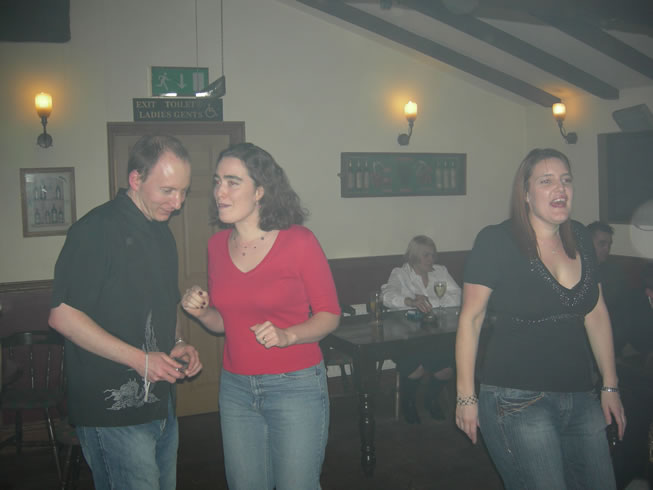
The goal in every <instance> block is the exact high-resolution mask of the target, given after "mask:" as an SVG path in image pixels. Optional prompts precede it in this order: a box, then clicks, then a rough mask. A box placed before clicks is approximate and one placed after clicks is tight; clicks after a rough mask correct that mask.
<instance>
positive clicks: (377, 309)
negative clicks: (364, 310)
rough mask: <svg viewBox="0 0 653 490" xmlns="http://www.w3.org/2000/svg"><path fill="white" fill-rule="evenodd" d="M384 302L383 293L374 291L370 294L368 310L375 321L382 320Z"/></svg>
mask: <svg viewBox="0 0 653 490" xmlns="http://www.w3.org/2000/svg"><path fill="white" fill-rule="evenodd" d="M382 303H383V301H382V300H381V291H372V292H371V293H370V300H369V303H368V309H369V312H370V315H371V316H372V319H373V320H375V321H377V322H378V321H380V320H381V309H382V308H383V304H382Z"/></svg>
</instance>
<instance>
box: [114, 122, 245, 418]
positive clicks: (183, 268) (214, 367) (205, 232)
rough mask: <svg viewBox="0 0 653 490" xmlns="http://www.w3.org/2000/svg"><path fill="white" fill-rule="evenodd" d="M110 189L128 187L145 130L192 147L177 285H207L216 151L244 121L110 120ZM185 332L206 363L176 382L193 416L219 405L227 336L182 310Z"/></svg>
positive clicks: (240, 134) (176, 223) (237, 136)
mask: <svg viewBox="0 0 653 490" xmlns="http://www.w3.org/2000/svg"><path fill="white" fill-rule="evenodd" d="M107 130H108V142H109V190H110V194H111V197H112V198H113V197H114V196H115V195H116V193H117V192H118V189H119V188H121V187H127V159H128V155H129V151H130V149H131V148H132V146H133V145H134V143H136V141H137V140H138V139H139V138H140V137H141V136H143V135H145V134H154V133H164V134H170V135H172V136H174V137H176V138H178V139H179V140H181V142H182V143H183V144H184V146H185V147H186V148H187V149H188V152H189V154H190V158H191V165H192V174H191V175H192V180H191V188H190V192H189V194H188V196H187V197H186V201H185V203H184V206H183V207H182V208H181V210H180V211H179V212H178V213H175V214H174V215H173V216H172V217H171V218H170V223H169V224H170V229H171V230H172V233H173V235H174V236H175V239H176V240H177V251H178V254H179V290H180V291H181V292H182V294H183V292H184V291H185V290H186V289H187V288H188V287H190V286H192V285H193V284H197V285H199V286H201V287H202V288H205V289H206V285H207V275H206V245H207V242H208V239H209V237H210V236H211V235H212V234H213V233H214V232H215V231H216V230H215V229H214V227H213V226H212V225H211V224H210V221H209V206H210V202H211V200H212V199H213V196H212V185H213V171H214V170H215V163H216V159H217V156H218V154H219V153H220V152H221V151H222V150H223V149H224V148H226V147H227V146H229V145H230V144H233V143H239V142H242V141H244V139H245V124H244V123H242V122H224V123H214V122H211V123H167V122H166V123H108V124H107ZM178 315H179V320H180V322H181V326H182V332H183V337H184V338H185V339H186V340H187V341H188V342H189V343H190V344H192V345H193V346H194V347H195V348H196V349H197V350H198V352H199V355H200V359H201V360H202V364H203V365H204V369H203V370H202V372H201V373H200V374H199V375H198V376H196V377H195V378H194V379H193V380H192V381H184V382H182V383H179V384H178V386H177V394H178V396H177V414H178V415H180V416H182V415H193V414H198V413H206V412H215V411H217V410H218V388H219V383H220V371H221V369H222V347H223V337H221V336H218V335H214V334H211V333H209V332H207V331H206V330H205V329H204V328H202V327H201V326H199V324H198V323H197V322H196V321H195V320H193V319H191V318H190V317H189V316H188V315H186V314H185V313H183V311H181V308H180V309H179V312H178Z"/></svg>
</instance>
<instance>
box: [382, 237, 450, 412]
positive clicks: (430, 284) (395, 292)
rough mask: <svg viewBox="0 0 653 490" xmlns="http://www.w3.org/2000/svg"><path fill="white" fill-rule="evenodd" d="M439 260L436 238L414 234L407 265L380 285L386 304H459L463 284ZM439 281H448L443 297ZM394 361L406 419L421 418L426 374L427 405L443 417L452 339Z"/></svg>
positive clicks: (421, 308)
mask: <svg viewBox="0 0 653 490" xmlns="http://www.w3.org/2000/svg"><path fill="white" fill-rule="evenodd" d="M436 262H437V249H436V248H435V242H434V241H433V240H432V239H431V238H429V237H427V236H424V235H418V236H416V237H414V238H413V239H412V240H411V241H410V242H409V244H408V248H407V250H406V253H405V255H404V265H402V266H401V267H396V268H394V269H393V270H392V272H391V273H390V277H389V279H388V283H387V284H384V285H383V286H382V287H381V294H382V296H383V304H384V305H385V306H386V307H387V308H389V309H391V310H405V309H409V308H416V309H418V310H419V311H421V312H422V313H425V314H428V313H431V312H432V310H433V307H435V306H459V305H460V294H461V291H460V286H458V284H456V281H455V280H454V279H453V278H452V277H451V275H450V274H449V272H448V271H447V268H446V267H445V266H443V265H437V264H436ZM439 281H444V282H445V283H446V284H447V288H446V292H445V294H444V296H442V298H438V297H437V295H436V293H435V289H434V287H435V284H436V282H439ZM395 362H396V363H397V369H398V371H399V374H400V376H401V378H400V385H399V386H400V389H401V409H402V413H403V416H404V419H405V420H406V422H408V423H409V424H416V423H419V422H420V418H419V413H418V411H417V387H418V385H419V382H420V380H421V379H422V378H423V377H424V376H425V375H428V376H429V383H428V390H427V392H426V396H425V397H424V399H425V404H426V408H427V410H428V411H429V412H430V414H431V416H432V417H433V418H434V419H443V418H444V413H443V412H442V408H441V406H440V403H439V394H440V391H441V390H442V388H443V386H444V385H445V384H446V383H447V381H448V380H450V379H451V377H452V376H453V364H454V362H453V343H449V342H446V341H443V342H442V344H441V345H439V346H438V348H437V350H436V351H435V352H429V353H425V354H422V353H417V354H414V355H409V356H403V357H401V358H398V359H395Z"/></svg>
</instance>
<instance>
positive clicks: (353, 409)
mask: <svg viewBox="0 0 653 490" xmlns="http://www.w3.org/2000/svg"><path fill="white" fill-rule="evenodd" d="M384 378H387V379H384V381H383V392H382V393H381V395H380V396H379V397H378V400H377V418H376V458H377V465H376V471H375V473H374V475H373V476H372V477H366V476H365V475H364V474H363V472H362V469H361V466H360V439H359V435H358V415H357V414H358V412H357V406H356V397H355V396H337V395H338V392H339V390H340V384H339V382H338V380H337V379H330V387H331V392H332V394H333V395H334V396H333V397H332V401H331V413H332V418H331V429H330V435H329V443H328V446H327V451H326V460H325V463H324V467H323V473H322V479H321V484H322V488H323V490H348V489H351V490H365V489H370V490H371V489H374V490H384V489H387V490H433V489H438V490H456V489H460V490H469V489H483V490H500V489H502V488H503V485H502V484H501V480H500V478H499V477H498V475H497V473H496V471H495V470H494V467H493V466H492V463H491V462H490V460H489V458H488V456H487V453H486V451H485V449H484V448H483V446H482V444H477V445H476V446H473V445H472V444H471V443H470V442H469V441H468V440H467V438H466V437H465V436H464V435H463V434H462V433H461V432H460V431H458V430H457V429H456V428H455V426H454V424H453V419H452V418H451V419H450V420H447V421H445V422H436V421H434V420H431V419H430V418H429V417H428V414H427V413H426V412H425V411H423V413H422V424H421V425H407V424H405V423H404V422H403V421H398V422H397V421H395V420H394V418H393V413H392V408H393V399H392V393H391V390H390V388H389V387H390V386H391V385H392V379H393V376H392V373H387V374H385V375H384ZM179 427H180V446H179V458H178V465H177V469H178V485H177V488H178V489H180V490H203V489H215V490H219V489H226V488H227V486H226V481H225V476H224V466H223V463H222V444H221V440H220V426H219V418H218V414H217V413H212V414H203V415H195V416H190V417H182V418H180V420H179ZM12 430H13V428H12V427H4V428H3V429H2V432H0V440H4V438H5V437H6V436H7V435H9V434H11V431H12ZM39 436H42V437H46V436H45V431H44V427H43V424H30V425H29V426H28V427H27V428H26V437H27V438H35V437H39ZM51 488H57V473H56V467H55V465H54V461H53V457H52V455H51V453H50V452H49V450H48V449H42V448H39V449H37V448H29V449H26V450H25V451H24V452H23V454H21V455H20V456H17V455H16V454H15V449H14V448H13V447H6V448H4V449H3V450H2V451H1V452H0V490H36V489H39V490H41V489H51ZM92 488H93V484H92V480H91V475H90V472H89V471H88V469H87V468H86V467H85V465H84V467H83V468H82V472H81V475H80V481H79V484H78V489H79V490H87V489H92Z"/></svg>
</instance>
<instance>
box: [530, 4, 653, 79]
mask: <svg viewBox="0 0 653 490" xmlns="http://www.w3.org/2000/svg"><path fill="white" fill-rule="evenodd" d="M530 13H531V15H533V16H534V17H537V18H538V19H540V20H542V21H545V22H546V23H547V24H549V25H551V26H553V27H555V28H556V29H558V30H560V31H562V32H564V33H565V34H567V35H569V36H571V37H573V38H575V39H577V40H579V41H581V42H583V43H585V44H587V45H588V46H590V47H591V48H593V49H595V50H597V51H599V52H601V53H603V54H604V55H606V56H609V57H610V58H613V59H615V60H617V61H618V62H619V63H621V64H623V65H626V66H627V67H628V68H631V69H633V70H635V71H637V72H639V73H641V74H642V75H645V76H647V77H648V78H651V79H653V59H652V58H649V57H648V56H646V55H645V54H644V53H642V52H641V51H638V50H636V49H635V48H633V47H632V46H630V45H628V44H626V43H624V42H623V41H620V40H619V39H617V38H616V37H614V36H611V35H610V34H608V33H607V32H605V31H603V30H601V28H600V27H597V26H595V25H594V24H591V23H589V22H587V21H585V20H582V18H576V19H570V18H568V17H564V18H563V17H561V16H557V15H552V14H549V13H547V12H543V11H542V10H539V9H533V10H531V11H530Z"/></svg>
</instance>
